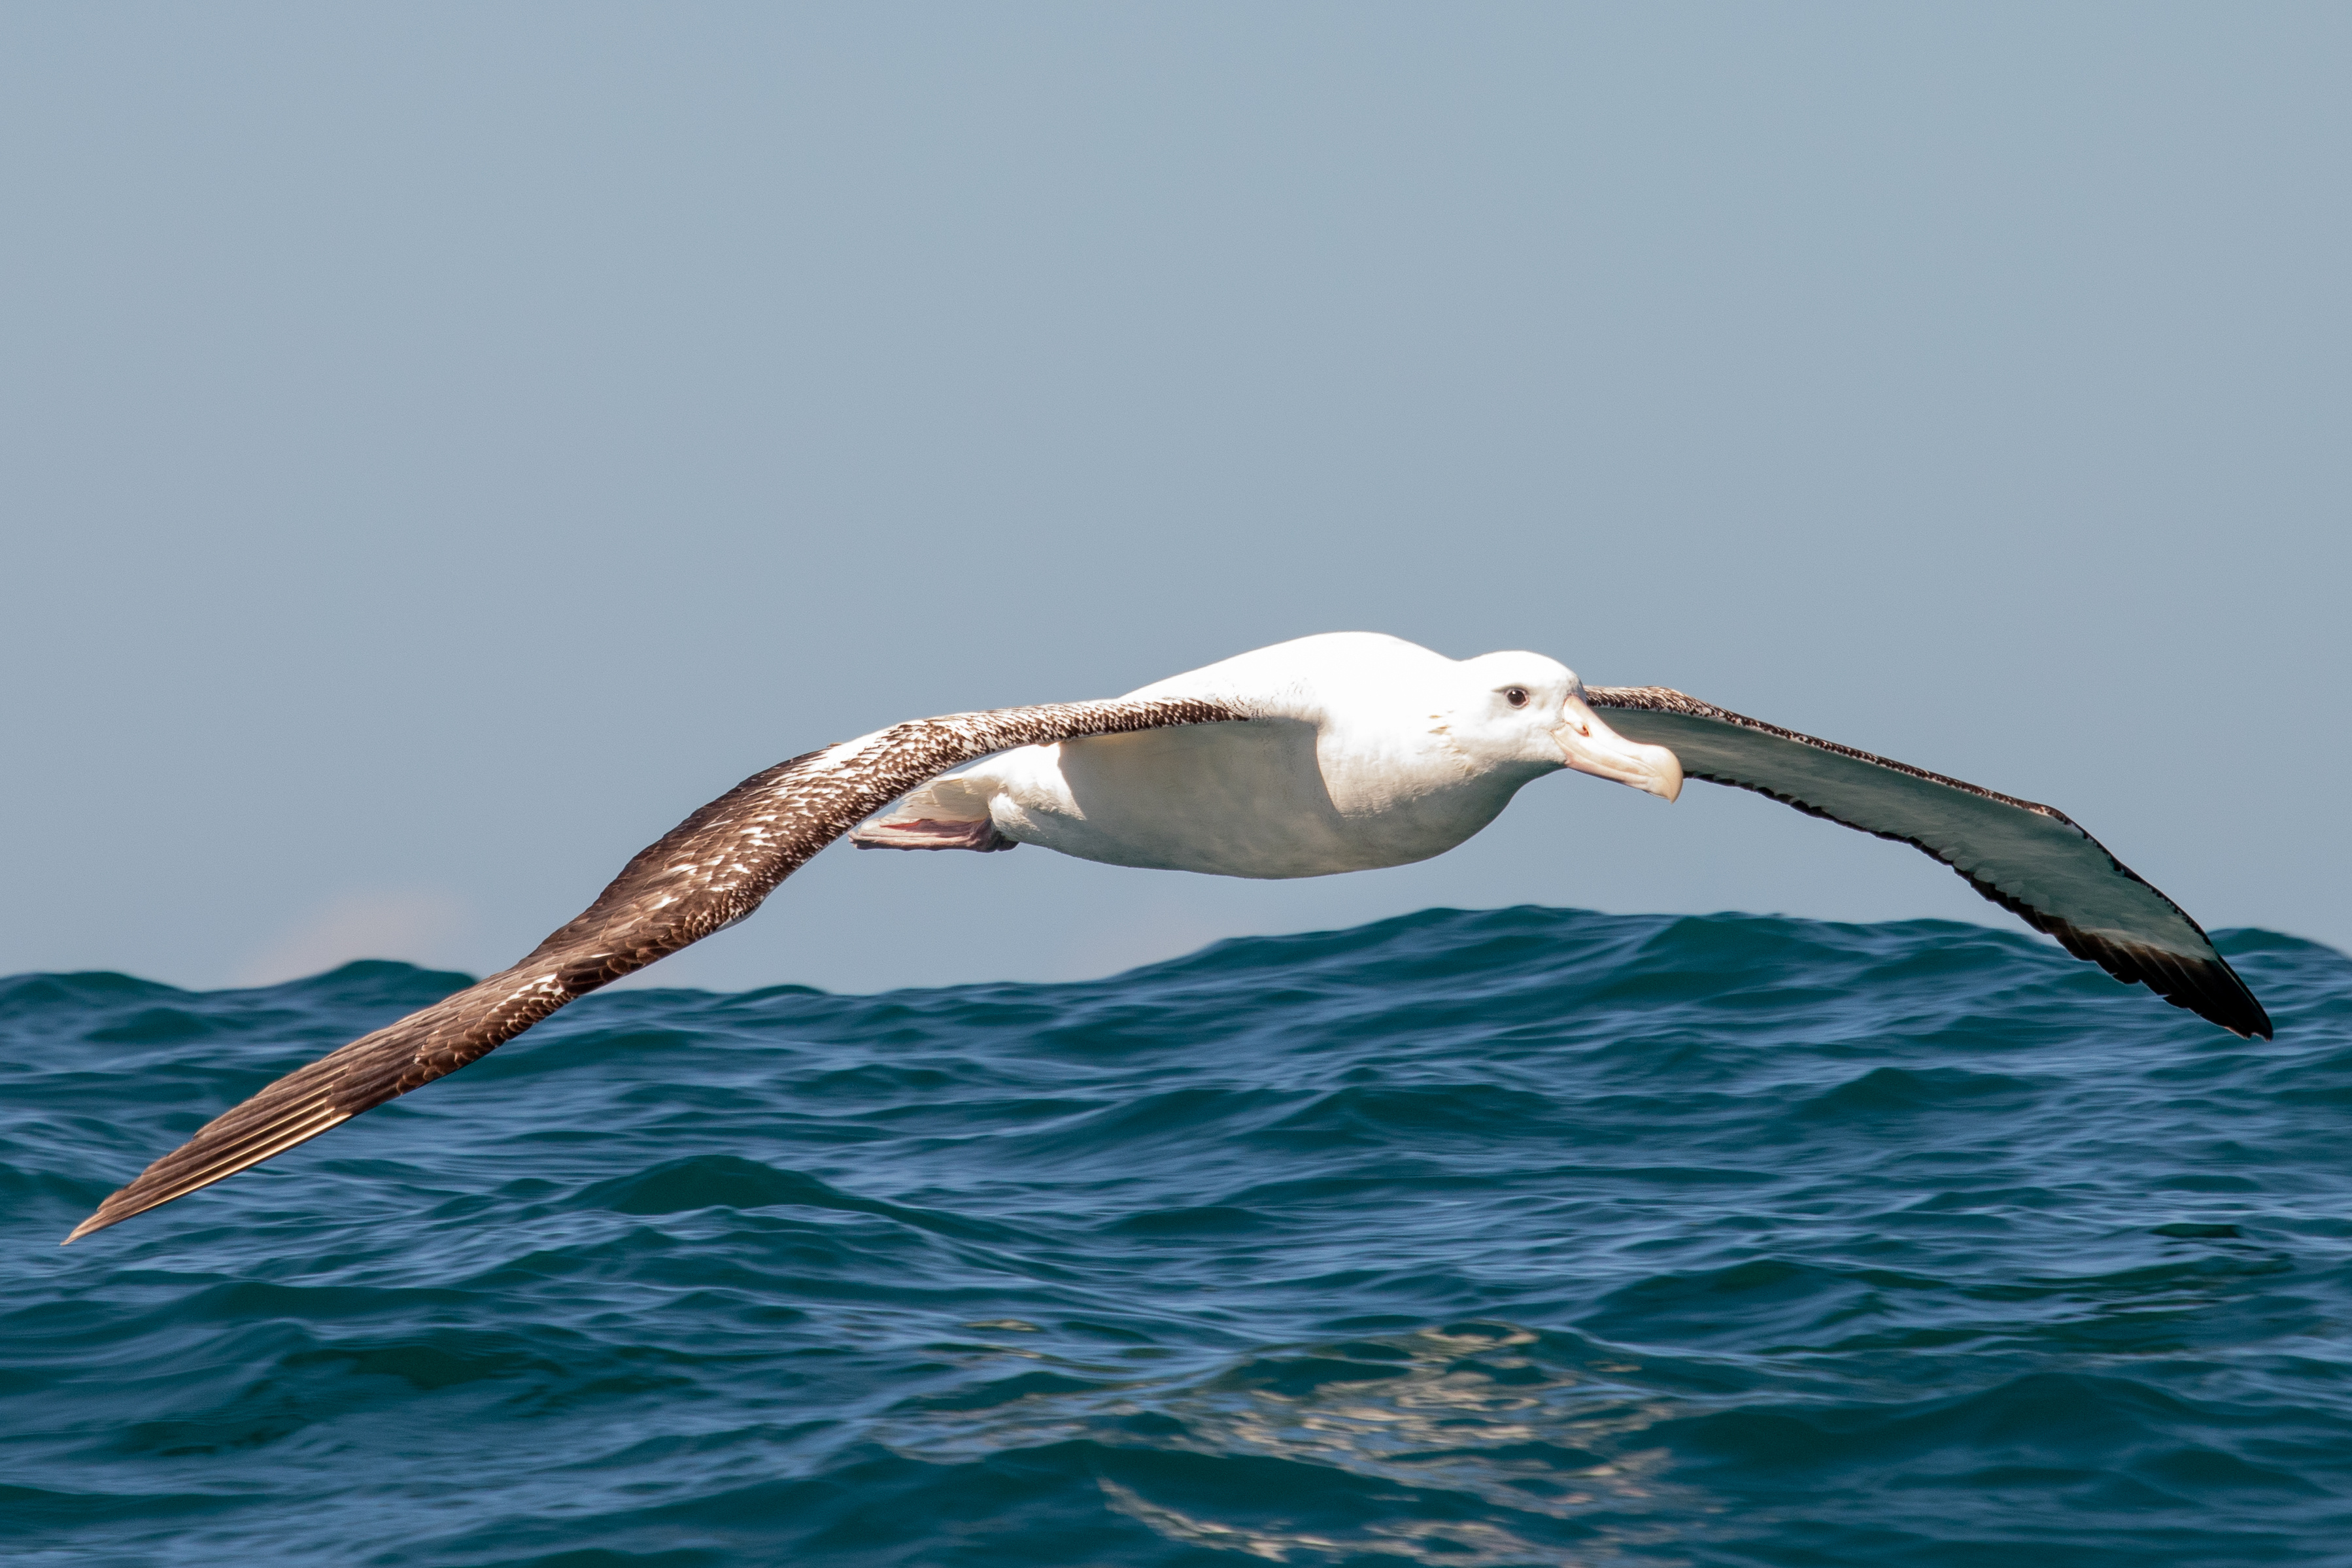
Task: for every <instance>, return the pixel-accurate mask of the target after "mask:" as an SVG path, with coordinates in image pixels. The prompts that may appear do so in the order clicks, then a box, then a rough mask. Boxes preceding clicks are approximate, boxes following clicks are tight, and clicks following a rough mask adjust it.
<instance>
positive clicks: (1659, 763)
mask: <svg viewBox="0 0 2352 1568" xmlns="http://www.w3.org/2000/svg"><path fill="white" fill-rule="evenodd" d="M1456 668H1458V669H1459V670H1460V672H1461V677H1462V679H1463V680H1464V682H1465V688H1466V689H1465V691H1464V693H1463V699H1462V701H1461V704H1460V706H1459V707H1458V708H1457V709H1456V710H1455V713H1454V717H1453V721H1452V723H1451V725H1450V729H1451V731H1452V733H1453V735H1454V740H1455V742H1456V743H1457V744H1460V745H1461V746H1463V748H1464V749H1465V750H1467V751H1473V752H1484V753H1485V754H1486V755H1488V756H1495V757H1508V758H1510V759H1511V760H1513V761H1517V762H1528V763H1540V764H1542V765H1544V766H1546V767H1558V766H1562V765H1565V766H1567V767H1571V768H1574V769H1575V770H1576V771H1577V772H1578V773H1591V774H1592V775H1593V776H1594V777H1595V778H1604V779H1612V780H1614V781H1615V782H1616V783H1618V784H1631V785H1633V787H1634V788H1635V789H1638V790H1645V791H1647V792H1648V793H1649V794H1651V795H1663V796H1664V797H1665V798H1666V799H1668V800H1673V799H1674V798H1675V796H1676V795H1680V794H1682V788H1683V765H1682V762H1681V760H1680V759H1679V758H1677V757H1676V756H1675V754H1674V752H1670V751H1668V750H1667V749H1666V748H1665V747H1664V746H1651V745H1644V744H1643V743H1642V742H1639V741H1629V740H1627V739H1626V738H1625V737H1624V736H1622V735H1620V734H1619V733H1617V731H1614V730H1612V729H1611V728H1610V727H1609V726H1608V725H1606V724H1604V723H1602V722H1601V718H1600V716H1599V715H1598V714H1596V713H1594V712H1593V711H1592V710H1591V708H1590V707H1588V706H1587V705H1586V703H1585V700H1584V682H1582V681H1581V680H1579V679H1577V678H1576V671H1574V670H1572V669H1570V668H1568V666H1566V665H1564V664H1562V663H1560V662H1559V660H1558V659H1556V658H1545V657H1544V656H1543V655H1541V654H1539V653H1490V654H1486V655H1484V656H1482V657H1480V658H1472V659H1465V660H1464V661H1463V662H1462V663H1461V664H1460V665H1459V666H1457V667H1456Z"/></svg>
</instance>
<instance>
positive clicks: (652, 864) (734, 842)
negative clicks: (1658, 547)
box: [66, 700, 1245, 1242]
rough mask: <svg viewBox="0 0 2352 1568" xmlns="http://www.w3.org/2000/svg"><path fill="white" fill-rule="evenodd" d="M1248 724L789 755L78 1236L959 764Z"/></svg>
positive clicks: (313, 1115) (129, 1195)
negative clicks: (495, 959) (463, 983)
mask: <svg viewBox="0 0 2352 1568" xmlns="http://www.w3.org/2000/svg"><path fill="white" fill-rule="evenodd" d="M1244 717H1245V715H1244V714H1242V713H1240V712H1238V711H1236V710H1233V709H1231V708H1228V707H1225V706H1224V705H1223V704H1221V703H1216V702H1205V701H1196V700H1145V701H1135V700H1118V701H1108V702H1073V703H1057V704H1052V705H1048V706H1044V707H1036V708H1004V709H999V710H994V711H992V712H986V713H957V714H950V715H949V716H947V717H945V718H940V719H919V720H916V721H913V722H911V723H906V724H898V725H895V726H893V727H892V728H890V729H887V730H882V731H876V732H875V733H874V734H871V735H868V736H866V737H864V738H863V739H861V740H857V741H850V742H843V743H842V744H841V745H838V746H832V747H827V748H826V749H824V750H823V751H817V752H808V753H806V754H805V755H803V756H798V757H794V758H793V759H792V760H791V761H790V762H786V763H778V764H777V765H776V766H774V767H772V768H770V769H769V770H768V771H767V772H765V773H758V774H755V775H753V776H752V777H751V778H748V779H746V780H744V781H743V782H742V783H741V784H737V785H736V786H735V787H734V788H733V789H731V790H729V791H728V792H727V793H726V794H725V795H720V796H719V798H718V799H717V800H714V801H712V802H711V803H710V804H709V805H706V806H704V807H703V808H702V809H701V810H699V811H698V812H696V813H695V814H694V815H693V816H689V817H688V818H687V819H686V820H685V821H684V822H681V823H679V824H678V825H677V826H676V827H674V828H672V829H671V830H670V831H669V832H668V833H667V834H664V835H663V836H662V837H661V838H660V839H658V840H657V841H656V842H655V843H654V844H653V845H651V846H650V847H647V848H646V849H644V850H642V851H640V852H639V853H638V854H637V855H636V857H635V858H633V859H631V860H630V862H629V863H628V865H627V866H625V867H624V868H622V870H621V874H620V875H619V876H618V877H615V878H614V879H613V882H612V885H611V886H610V887H608V888H606V889H604V891H603V892H602V893H600V894H599V895H597V898H596V901H595V902H594V903H593V904H591V905H589V906H588V908H587V909H586V910H583V911H582V912H581V914H580V915H579V917H578V918H577V919H575V920H573V921H571V922H569V923H568V924H566V925H565V926H563V927H562V929H561V930H559V931H556V932H555V933H554V934H552V935H551V936H550V937H549V938H548V939H547V940H546V941H545V942H541V943H540V944H539V946H538V947H536V948H534V949H532V950H531V952H530V955H529V956H528V957H526V958H524V959H523V960H522V962H521V963H517V964H515V965H514V966H513V967H512V968H510V969H506V970H502V971H500V972H499V973H496V974H493V975H491V976H490V977H489V978H488V979H487V980H484V981H482V982H480V983H479V984H475V985H470V986H467V988H466V989H465V990H463V991H460V992H458V993H457V994H455V995H453V996H449V997H446V998H445V999H444V1000H442V1001H439V1002H436V1003H435V1004H434V1005H432V1006H430V1007H425V1008H422V1009H420V1010H418V1011H417V1012H415V1013H411V1014H410V1015H409V1016H407V1017H405V1018H403V1019H401V1020H400V1021H399V1022H398V1023H396V1024H393V1025H391V1026H388V1027H386V1028H382V1029H378V1030H377V1031H376V1032H375V1033H373V1034H372V1035H366V1036H362V1037H361V1038H359V1039H356V1040H353V1041H352V1043H351V1044H350V1045H347V1046H345V1047H342V1048H341V1050H338V1051H335V1052H333V1053H331V1054H330V1055H328V1056H325V1057H322V1058H320V1059H319V1060H317V1061H315V1062H312V1063H311V1064H310V1066H309V1067H306V1068H299V1069H298V1070H297V1071H294V1072H291V1073H289V1074H288V1075H287V1076H286V1077H284V1078H281V1079H278V1081H277V1082H276V1083H273V1084H271V1085H270V1086H269V1087H268V1088H267V1089H263V1090H262V1091H261V1092H260V1093H258V1094H257V1095H255V1096H254V1097H253V1098H252V1099H250V1100H247V1101H246V1102H245V1103H244V1104H242V1105H239V1106H236V1108H235V1109H233V1110H229V1111H228V1112H226V1114H224V1115H222V1116H220V1117H217V1118H215V1120H213V1121H209V1122H207V1123H205V1126H203V1127H202V1128H200V1129H198V1131H197V1132H196V1135H195V1136H194V1137H193V1138H191V1139H189V1140H188V1141H187V1142H185V1143H184V1144H182V1145H181V1146H180V1147H179V1148H177V1149H175V1150H173V1152H170V1153H169V1154H166V1155H164V1156H163V1158H162V1159H160V1160H158V1161H156V1162H155V1163H153V1164H152V1165H150V1166H148V1167H147V1169H146V1170H144V1171H142V1172H141V1173H140V1174H139V1177H138V1179H137V1180H136V1181H133V1182H132V1183H131V1184H130V1185H128V1186H126V1187H123V1188H122V1189H121V1190H120V1191H119V1192H116V1193H115V1194H113V1195H111V1196H110V1197H109V1198H108V1199H107V1200H106V1201H105V1202H104V1203H102V1204H100V1205H99V1207H98V1212H97V1213H95V1214H93V1215H90V1216H89V1218H88V1219H86V1220H84V1221H82V1223H81V1224H80V1225H79V1226H75V1227H74V1231H73V1234H72V1235H71V1236H68V1237H66V1240H68V1241H69V1242H70V1241H73V1240H76V1239H78V1238H79V1237H84V1236H87V1235H89V1233H90V1232H91V1231H94V1230H103V1229H105V1228H106V1227H107V1226H110V1225H117V1224H120V1223H121V1221H123V1220H126V1219H129V1218H130V1217H131V1215H135V1214H140V1213H142V1212H144V1211H145V1210H148V1209H151V1208H153V1207H155V1206H156V1205H159V1204H167V1203H170V1202H171V1201H172V1200H173V1198H177V1197H184V1196H186V1195H187V1194H190V1193H193V1192H194V1191H195V1190H196V1189H197V1188H199V1187H205V1186H210V1185H211V1184H213V1183H215V1182H217V1181H220V1180H221V1179H222V1178H224V1177H226V1176H233V1175H235V1174H236V1173H237V1172H239V1171H242V1170H245V1169H246V1168H247V1167H248V1166H251V1165H257V1164H259V1163H261V1162H262V1161H264V1160H267V1159H268V1158H269V1157H270V1156H271V1155H273V1154H282V1153H284V1152H286V1151H287V1150H289V1149H291V1148H293V1147H294V1146H295V1145H296V1144H298V1143H303V1142H309V1141H310V1139H313V1138H316V1137H317V1136H319V1134H320V1133H321V1132H325V1131H329V1130H330V1129H331V1128H334V1127H337V1126H340V1125H341V1124H342V1123H343V1122H346V1121H350V1120H351V1119H352V1117H354V1116H357V1115H358V1114H360V1112H362V1111H363V1110H373V1108H374V1107H376V1106H379V1105H382V1104H383V1102H384V1101H386V1100H394V1099H397V1098H399V1097H400V1096H401V1095H404V1094H406V1093H407V1092H408V1091H409V1090H410V1089H416V1088H419V1087H421V1086H423V1085H425V1084H428V1083H430V1082H432V1081H433V1080H434V1079H436V1078H443V1077H446V1076H447V1075H448V1074H450V1073H453V1072H456V1071H457V1069H458V1068H461V1067H464V1066H465V1065H466V1064H467V1063H468V1062H471V1061H475V1060H477V1059H478V1058H481V1057H484V1056H487V1055H488V1054H489V1053H490V1052H491V1051H493V1050H495V1049H497V1048H498V1047H499V1046H501V1045H503V1044H505V1043H506V1042H507V1041H509V1040H511V1039H513V1038H514V1037H516V1036H517V1035H520V1034H521V1033H522V1032H523V1031H524V1030H525V1029H528V1028H530V1026H532V1025H533V1024H536V1023H538V1022H539V1021H540V1020H541V1018H544V1017H546V1016H548V1015H549V1014H551V1013H552V1012H554V1011H555V1010H556V1009H557V1008H558V1007H561V1006H562V1005H564V1004H565V1003H567V1002H570V1001H572V1000H574V999H575V998H577V997H580V996H584V995H586V994H588V993H589V992H591V991H593V990H595V989H596V988H597V987H598V986H600V985H604V984H609V983H610V982H612V981H614V980H618V979H619V978H620V977H621V976H622V975H624V974H627V973H632V972H634V971H635V970H639V969H643V968H644V967H645V966H646V964H648V963H653V962H654V961H655V960H656V959H659V958H663V957H666V956H667V955H668V954H670V953H673V952H677V950H678V949H680V948H682V947H685V946H687V945H688V944H689V943H692V942H699V941H701V940H702V939H703V938H704V937H706V936H709V935H710V934H711V933H712V932H714V931H719V930H722V929H724V928H725V927H727V926H730V925H733V924H734V923H735V922H736V921H740V920H741V919H743V918H744V917H745V916H747V915H749V914H750V913H751V911H752V910H756V909H758V908H759V907H760V904H761V900H764V899H765V898H767V896H768V895H769V894H770V893H772V892H773V891H774V890H775V888H776V885H777V884H778V883H779V882H782V880H783V879H785V878H786V877H789V876H791V875H792V874H793V872H794V871H796V870H798V869H799V868H801V867H802V866H803V865H805V864H806V863H807V862H808V859H809V858H810V857H811V856H813V855H814V854H815V853H816V852H817V851H818V850H820V849H822V848H824V847H825V846H826V845H828V844H830V843H832V842H833V841H834V840H835V838H838V837H841V835H842V834H843V833H845V832H846V831H847V830H848V829H849V828H850V827H851V826H855V825H856V823H857V822H858V821H859V820H860V819H861V818H863V817H865V816H868V815H869V814H871V813H873V812H876V811H878V810H880V809H881V808H882V807H883V806H885V805H888V804H889V803H890V802H891V801H893V800H896V799H897V798H898V796H900V795H904V794H906V793H907V792H908V790H910V789H913V788H915V787H916V786H917V785H919V784H925V783H928V782H929V780H931V779H933V778H936V777H937V776H938V775H940V773H945V772H946V771H947V770H948V769H950V768H952V767H958V766H961V764H962V763H968V762H971V761H973V760H974V759H976V758H979V757H984V756H987V755H989V754H990V753H992V752H1002V751H1007V750H1010V749H1011V748H1013V747H1015V746H1030V745H1043V744H1046V743H1049V742H1055V741H1065V740H1071V739H1074V738H1076V737H1077V736H1081V735H1108V734H1116V733H1119V732H1122V731H1132V730H1156V729H1161V728H1164V727H1166V726H1169V725H1174V724H1207V723H1218V722H1223V721H1234V720H1239V719H1242V718H1244Z"/></svg>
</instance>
